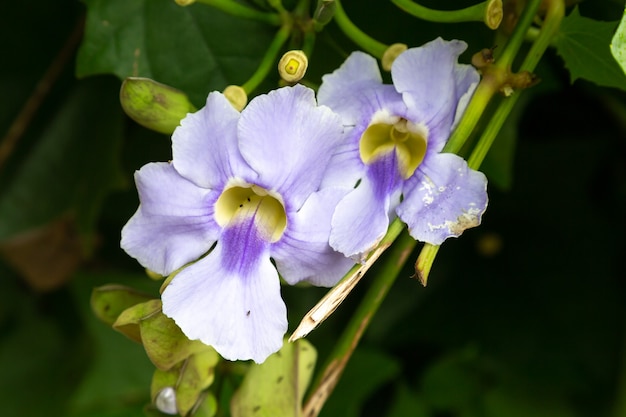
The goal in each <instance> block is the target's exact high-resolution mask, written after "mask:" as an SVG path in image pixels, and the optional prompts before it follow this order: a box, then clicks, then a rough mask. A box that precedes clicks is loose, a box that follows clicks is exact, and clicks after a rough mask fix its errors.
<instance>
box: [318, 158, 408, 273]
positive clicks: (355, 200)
mask: <svg viewBox="0 0 626 417" xmlns="http://www.w3.org/2000/svg"><path fill="white" fill-rule="evenodd" d="M397 165H398V164H397V160H396V153H395V151H393V152H390V153H388V154H387V155H385V156H383V157H380V158H379V159H378V160H376V161H375V162H373V163H372V164H371V165H369V166H368V172H367V176H366V177H365V178H363V180H362V181H361V183H360V184H359V185H358V186H357V187H356V188H355V189H354V190H353V191H351V192H350V193H349V194H348V195H347V196H346V197H344V198H343V199H342V200H341V201H340V202H339V204H338V205H337V208H336V209H335V214H334V215H333V219H332V229H331V233H330V246H332V247H333V248H334V249H335V250H337V251H339V252H341V253H343V254H345V255H346V256H348V257H350V258H353V259H357V260H359V261H360V260H362V258H363V257H364V256H365V255H366V254H367V253H368V252H369V251H371V250H372V249H373V248H374V247H375V246H376V245H377V244H378V242H379V241H380V239H382V238H383V237H384V236H385V233H386V232H387V228H388V227H389V220H390V218H389V213H390V210H393V208H394V207H395V206H396V205H397V204H398V202H399V201H400V191H401V185H402V179H401V177H400V174H399V172H398V166H397Z"/></svg>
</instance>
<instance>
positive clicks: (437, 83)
mask: <svg viewBox="0 0 626 417" xmlns="http://www.w3.org/2000/svg"><path fill="white" fill-rule="evenodd" d="M466 48H467V44H466V43H465V42H463V41H458V40H453V41H449V42H448V41H444V40H442V39H441V38H437V39H435V40H434V41H431V42H429V43H427V44H425V45H423V46H421V47H419V48H411V49H408V50H407V51H405V52H403V53H402V54H400V55H399V56H398V58H397V59H396V60H395V61H394V63H393V65H392V67H391V75H392V79H393V83H394V86H395V87H396V89H397V91H398V92H400V93H402V96H403V99H404V102H405V103H406V105H407V107H408V109H409V117H408V118H409V120H411V121H413V122H415V123H420V122H421V123H425V124H426V125H427V126H428V128H429V131H430V133H429V146H432V147H434V148H436V150H437V151H439V150H441V148H443V145H444V144H445V142H446V141H447V140H448V137H449V135H450V132H451V129H452V126H453V123H454V121H455V118H456V117H457V106H458V104H459V101H460V100H461V99H462V98H463V100H462V103H461V104H462V107H464V106H466V105H467V101H468V100H469V95H471V92H472V91H473V89H474V88H475V86H476V83H477V82H478V79H479V75H478V72H477V71H476V69H474V68H473V67H471V66H470V65H464V64H459V63H458V57H459V55H461V53H463V51H465V49H466ZM468 93H469V95H468Z"/></svg>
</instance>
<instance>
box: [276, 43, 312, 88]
mask: <svg viewBox="0 0 626 417" xmlns="http://www.w3.org/2000/svg"><path fill="white" fill-rule="evenodd" d="M308 66H309V60H308V58H307V57H306V54H305V53H304V52H302V51H299V50H293V51H288V52H285V54H284V55H283V57H282V58H281V59H280V61H278V73H279V74H280V77H281V78H282V79H283V80H285V81H287V82H288V83H297V82H298V81H300V80H301V79H302V78H303V77H304V74H305V73H306V69H307V67H308Z"/></svg>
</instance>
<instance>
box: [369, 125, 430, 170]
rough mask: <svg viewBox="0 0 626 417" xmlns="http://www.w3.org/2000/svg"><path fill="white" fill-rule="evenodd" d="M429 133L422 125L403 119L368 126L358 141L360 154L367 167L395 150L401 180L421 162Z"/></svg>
mask: <svg viewBox="0 0 626 417" xmlns="http://www.w3.org/2000/svg"><path fill="white" fill-rule="evenodd" d="M427 137H428V133H427V131H426V129H424V128H423V127H421V126H417V125H413V124H412V123H410V122H407V120H406V119H400V120H398V121H397V122H395V123H393V124H392V123H372V124H370V125H369V126H368V127H367V129H365V132H363V135H362V136H361V141H360V142H359V153H360V155H361V160H362V161H363V162H364V163H365V164H370V163H371V162H373V161H374V160H376V159H377V158H379V157H380V156H382V155H386V154H387V153H389V152H391V151H393V150H395V152H396V155H397V158H398V169H399V170H400V174H401V175H402V178H403V179H407V178H409V177H411V175H413V173H414V172H415V170H416V169H417V167H418V166H419V165H420V164H421V163H422V161H423V160H424V156H425V155H426V146H427V143H428V140H427Z"/></svg>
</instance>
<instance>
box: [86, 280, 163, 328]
mask: <svg viewBox="0 0 626 417" xmlns="http://www.w3.org/2000/svg"><path fill="white" fill-rule="evenodd" d="M151 298H152V297H151V296H150V295H148V294H145V293H143V292H141V291H137V290H135V289H134V288H131V287H126V286H124V285H117V284H109V285H103V286H102V287H98V288H94V290H93V291H92V292H91V309H92V310H93V312H94V313H95V315H96V317H98V318H99V319H100V320H102V321H103V322H105V323H106V324H108V325H113V323H115V321H116V320H117V318H118V316H119V315H120V314H121V313H122V311H124V310H126V309H127V308H129V307H132V306H134V305H136V304H140V303H144V302H146V301H148V300H150V299H151Z"/></svg>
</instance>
